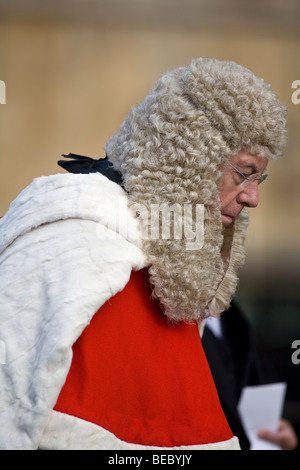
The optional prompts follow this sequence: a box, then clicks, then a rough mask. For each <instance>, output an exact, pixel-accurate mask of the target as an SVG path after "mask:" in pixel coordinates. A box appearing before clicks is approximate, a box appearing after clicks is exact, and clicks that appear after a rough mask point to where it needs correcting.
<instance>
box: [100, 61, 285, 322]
mask: <svg viewBox="0 0 300 470" xmlns="http://www.w3.org/2000/svg"><path fill="white" fill-rule="evenodd" d="M285 122H286V108H285V107H284V106H283V105H282V104H281V103H280V101H279V99H278V98H277V96H276V94H275V93H274V92H273V91H272V90H271V87H270V85H268V84H266V83H265V82H264V80H263V79H261V78H259V77H257V76H255V75H254V74H253V73H252V72H251V71H249V70H248V69H246V68H244V67H242V66H240V65H238V64H236V63H234V62H223V61H218V60H216V59H207V58H199V59H195V60H193V61H192V62H191V64H190V65H188V66H187V67H179V68H177V69H175V70H172V71H169V72H167V73H165V74H164V75H163V76H162V77H161V78H160V79H159V80H158V82H157V83H156V85H155V86H154V88H153V89H152V90H151V91H150V93H149V94H148V96H147V97H146V98H145V99H144V101H143V102H141V103H140V104H138V105H137V106H135V107H134V108H133V109H132V110H131V111H130V112H129V114H128V115H127V117H126V119H125V121H124V122H123V124H122V125H121V127H120V131H119V132H118V133H117V134H115V135H113V136H112V137H111V138H110V139H109V141H108V143H107V145H106V147H105V150H106V153H107V155H108V157H109V159H110V160H111V161H112V162H113V164H114V166H115V168H116V169H117V170H119V171H120V172H121V173H122V175H123V179H124V187H125V189H126V191H127V192H128V194H129V202H130V204H131V205H133V204H136V203H138V204H143V205H144V206H145V207H146V208H147V210H149V211H151V207H152V205H153V204H168V205H170V206H172V205H174V204H180V205H181V206H183V205H185V204H193V205H197V204H202V205H204V243H203V246H202V247H201V248H199V249H198V250H187V249H186V242H187V240H186V238H185V237H184V236H183V237H182V238H181V239H175V238H173V239H170V240H165V239H158V240H157V239H155V240H153V239H151V238H150V239H147V238H145V240H144V241H143V247H144V250H145V252H146V254H147V256H148V260H149V265H150V267H149V272H150V280H151V282H152V284H153V295H154V296H156V297H157V298H159V299H160V302H161V304H162V306H163V310H164V313H165V314H166V315H167V316H168V318H170V319H171V320H174V321H180V320H185V321H188V322H189V321H193V320H195V319H199V318H203V317H205V316H207V315H218V314H220V313H221V312H222V311H223V310H225V309H226V308H228V306H229V303H230V300H231V298H232V296H233V295H234V293H235V290H236V286H237V283H238V275H237V272H238V268H239V267H240V266H241V265H242V264H243V262H244V257H245V252H244V241H245V237H246V231H247V224H248V213H247V211H246V209H245V208H244V209H243V210H242V212H241V213H240V215H239V216H238V217H237V218H236V220H235V223H234V225H233V226H232V227H230V228H228V229H223V226H222V218H221V211H220V201H219V193H218V187H219V186H220V184H221V182H222V178H223V174H224V170H225V168H226V166H227V165H228V162H229V159H230V157H231V156H233V155H235V154H237V153H238V152H239V151H240V150H242V149H243V150H247V151H249V152H251V153H253V154H256V155H260V156H264V157H267V158H270V159H276V158H278V157H279V156H281V155H282V154H283V152H284V147H285V141H286V128H285ZM141 224H142V226H143V225H144V226H147V227H146V228H147V229H148V225H149V218H147V217H146V218H143V217H141Z"/></svg>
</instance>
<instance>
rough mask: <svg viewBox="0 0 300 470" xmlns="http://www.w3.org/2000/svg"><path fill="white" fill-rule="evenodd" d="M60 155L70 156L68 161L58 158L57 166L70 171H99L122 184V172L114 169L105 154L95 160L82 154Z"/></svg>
mask: <svg viewBox="0 0 300 470" xmlns="http://www.w3.org/2000/svg"><path fill="white" fill-rule="evenodd" d="M62 157H65V158H71V160H69V161H67V160H58V162H57V163H58V165H59V166H61V167H62V168H64V169H65V170H67V171H69V172H70V173H101V174H102V175H104V176H106V177H107V178H108V179H110V180H111V181H113V182H114V183H117V184H119V185H120V186H122V182H123V178H122V174H121V173H120V172H119V171H118V170H115V169H114V167H113V164H112V162H111V161H109V159H108V158H107V156H106V157H105V158H99V159H98V160H95V159H94V158H91V157H85V156H84V155H76V154H75V153H69V154H68V155H64V154H62Z"/></svg>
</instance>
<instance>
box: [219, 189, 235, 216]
mask: <svg viewBox="0 0 300 470" xmlns="http://www.w3.org/2000/svg"><path fill="white" fill-rule="evenodd" d="M238 194H239V191H232V190H231V191H228V190H226V189H225V188H220V191H219V198H220V208H221V211H222V209H224V208H225V207H228V206H229V205H230V204H231V203H232V202H234V201H235V200H236V197H237V195H238Z"/></svg>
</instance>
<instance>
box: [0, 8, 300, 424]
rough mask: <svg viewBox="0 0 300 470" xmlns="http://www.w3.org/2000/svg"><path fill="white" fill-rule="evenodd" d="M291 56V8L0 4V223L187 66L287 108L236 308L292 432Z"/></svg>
mask: <svg viewBox="0 0 300 470" xmlns="http://www.w3.org/2000/svg"><path fill="white" fill-rule="evenodd" d="M299 46H300V2H299V1H298V0H264V1H257V0H239V1H238V0H59V1H58V0H51V1H50V0H49V1H43V2H41V1H38V0H26V1H25V0H9V1H7V0H0V80H3V81H4V82H5V84H6V104H5V105H2V106H0V162H1V167H0V168H1V173H0V214H1V215H3V214H4V213H5V212H6V210H7V209H8V207H9V204H10V202H11V201H12V200H13V199H14V198H15V197H16V196H17V194H18V193H19V192H20V190H22V189H23V188H24V187H25V186H27V185H28V184H29V183H30V182H31V181H32V180H33V178H35V177H37V176H40V175H46V174H51V173H57V172H63V170H62V169H61V168H60V167H58V166H57V164H56V161H57V160H58V159H59V158H60V155H61V154H62V153H69V152H74V153H78V154H83V155H89V156H92V157H100V156H103V150H102V149H103V146H104V145H105V143H106V141H107V139H108V137H109V136H110V135H111V134H112V133H114V132H117V131H118V128H119V125H120V124H121V122H122V120H123V119H124V117H125V116H126V114H127V112H128V110H129V109H130V108H131V107H132V106H133V105H134V104H136V103H137V102H138V101H140V100H141V99H143V98H144V96H145V95H146V94H147V93H148V91H149V90H150V88H151V87H152V86H153V85H154V83H155V82H156V80H157V79H158V78H159V76H160V75H161V74H162V73H163V72H165V71H167V70H169V69H171V68H174V67H177V66H181V65H187V64H188V63H189V62H190V61H191V60H192V59H193V58H195V57H200V56H205V57H216V58H218V59H221V60H233V61H236V62H238V63H240V64H242V65H244V66H246V67H248V68H250V69H251V70H252V71H253V72H255V73H256V74H257V75H259V76H261V77H263V78H264V79H265V80H266V81H267V82H270V83H271V84H272V86H273V88H274V90H275V91H276V92H277V93H278V95H279V97H280V99H281V101H282V102H283V103H285V104H286V105H287V107H288V130H289V140H288V147H287V151H286V157H285V158H284V159H282V160H281V161H277V162H271V163H270V164H269V168H268V174H269V179H268V181H267V182H266V183H265V184H264V185H263V186H262V187H261V192H260V194H261V202H260V205H259V207H258V208H257V209H255V210H254V211H252V214H251V224H250V228H249V236H248V240H247V262H246V265H245V267H244V269H243V271H242V273H241V281H240V287H239V293H238V299H239V301H240V303H241V304H242V306H243V307H244V309H245V311H246V314H247V315H248V317H249V319H250V321H251V322H252V325H253V327H254V333H255V338H256V341H257V345H258V348H259V350H260V352H261V353H262V354H263V355H264V356H265V357H267V358H268V359H269V360H271V361H272V362H273V364H274V365H275V367H276V368H277V370H278V373H279V375H280V379H281V380H287V381H288V395H287V403H286V409H285V413H286V414H287V415H288V417H289V418H290V419H292V421H293V422H294V423H295V425H296V426H299V423H300V405H299V404H300V379H299V377H300V364H299V365H295V364H293V363H292V361H291V356H292V353H293V351H294V350H292V349H291V344H292V342H293V341H294V340H296V339H300V288H299V279H300V242H299V229H300V221H299V212H300V211H299V209H300V162H299V158H300V157H299V151H300V104H298V105H297V104H294V103H293V102H292V99H291V98H292V93H293V92H294V91H295V90H294V89H292V83H293V82H294V81H295V80H300V60H299V59H300V54H299V52H300V51H299ZM298 98H300V93H299V94H298ZM298 101H299V100H298ZM299 357H300V355H299Z"/></svg>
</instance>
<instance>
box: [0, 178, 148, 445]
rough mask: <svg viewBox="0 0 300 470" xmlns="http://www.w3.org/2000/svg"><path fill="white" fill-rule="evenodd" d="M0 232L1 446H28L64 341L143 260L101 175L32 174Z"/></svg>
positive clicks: (121, 203) (120, 195) (54, 390)
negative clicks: (3, 350)
mask: <svg viewBox="0 0 300 470" xmlns="http://www.w3.org/2000/svg"><path fill="white" fill-rule="evenodd" d="M116 221H117V225H116ZM118 225H119V226H118ZM0 232H1V242H0V277H1V288H0V305H1V311H0V340H1V341H2V342H3V344H4V345H5V361H2V362H5V364H0V383H1V395H0V448H1V449H36V448H37V447H38V443H39V441H40V438H41V435H42V433H43V430H44V428H45V426H46V423H47V422H48V419H49V416H50V414H51V412H52V409H53V407H54V405H55V402H56V400H57V397H58V395H59V392H60V390H61V387H62V385H63V384H64V381H65V379H66V376H67V373H68V370H69V367H70V364H71V360H72V345H73V343H74V342H75V341H76V339H77V338H78V336H79V335H80V334H81V332H82V331H83V329H84V328H85V327H86V326H87V325H88V323H89V322H90V320H91V318H92V316H93V315H94V313H95V312H96V311H97V310H98V309H99V308H100V307H101V305H102V304H103V303H104V302H105V301H106V300H108V299H109V298H110V297H111V296H113V295H114V294H116V293H117V292H118V291H120V290H122V289H123V288H124V286H125V285H126V283H127V282H128V280H129V276H130V274H131V271H132V269H140V268H142V267H144V266H145V265H146V262H145V257H144V254H143V253H142V251H141V249H140V248H139V246H138V243H139V231H138V225H137V222H136V219H135V218H134V217H133V215H132V214H131V213H130V211H129V209H128V207H127V196H126V193H125V192H124V191H123V190H122V188H121V187H119V186H118V185H117V184H115V183H113V182H111V181H109V180H108V179H107V178H105V177H104V176H102V175H100V174H89V175H71V174H66V175H64V174H61V175H52V176H49V177H42V178H37V179H36V180H34V182H33V183H32V184H31V185H30V186H29V187H27V188H26V189H25V190H24V191H23V192H22V193H21V194H20V195H19V196H18V198H17V199H16V200H15V201H14V202H13V203H12V204H11V207H10V209H9V210H8V212H7V214H6V215H5V216H4V217H3V218H2V219H1V220H0Z"/></svg>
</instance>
